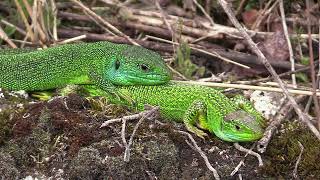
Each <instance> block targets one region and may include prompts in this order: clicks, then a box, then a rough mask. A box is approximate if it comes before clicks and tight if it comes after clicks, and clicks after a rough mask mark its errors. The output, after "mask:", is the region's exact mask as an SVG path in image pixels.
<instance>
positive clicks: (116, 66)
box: [114, 60, 120, 70]
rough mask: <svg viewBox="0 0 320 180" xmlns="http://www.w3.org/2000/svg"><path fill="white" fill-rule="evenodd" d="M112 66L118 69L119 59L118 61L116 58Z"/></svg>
mask: <svg viewBox="0 0 320 180" xmlns="http://www.w3.org/2000/svg"><path fill="white" fill-rule="evenodd" d="M114 66H115V69H116V70H118V69H119V67H120V61H119V60H116V62H115V64H114Z"/></svg>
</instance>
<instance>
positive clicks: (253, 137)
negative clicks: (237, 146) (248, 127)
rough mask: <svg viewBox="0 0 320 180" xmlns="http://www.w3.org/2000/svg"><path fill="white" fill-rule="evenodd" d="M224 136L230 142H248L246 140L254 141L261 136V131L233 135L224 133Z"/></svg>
mask: <svg viewBox="0 0 320 180" xmlns="http://www.w3.org/2000/svg"><path fill="white" fill-rule="evenodd" d="M226 136H227V137H228V138H229V139H230V140H231V141H232V142H248V141H256V140H258V139H260V138H261V137H262V136H263V133H260V132H257V133H256V134H255V135H252V134H243V135H235V134H226Z"/></svg>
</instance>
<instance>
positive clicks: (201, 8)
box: [193, 0, 214, 26]
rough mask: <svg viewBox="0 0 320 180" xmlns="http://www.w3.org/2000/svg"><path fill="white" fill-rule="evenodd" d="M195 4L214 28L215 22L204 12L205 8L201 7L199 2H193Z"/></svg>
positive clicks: (195, 0)
mask: <svg viewBox="0 0 320 180" xmlns="http://www.w3.org/2000/svg"><path fill="white" fill-rule="evenodd" d="M193 2H194V3H195V4H196V5H197V7H198V8H199V9H200V10H201V12H202V13H203V14H204V15H205V16H206V17H207V19H208V20H209V21H210V23H211V25H212V26H214V21H213V19H212V18H211V17H210V15H209V14H208V13H207V12H206V10H204V8H203V7H202V6H201V4H199V3H198V1H197V0H193Z"/></svg>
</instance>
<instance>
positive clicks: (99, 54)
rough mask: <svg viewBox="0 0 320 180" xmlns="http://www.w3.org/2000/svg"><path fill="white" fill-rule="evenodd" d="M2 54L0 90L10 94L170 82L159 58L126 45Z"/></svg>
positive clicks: (70, 46) (69, 46) (100, 44)
mask: <svg viewBox="0 0 320 180" xmlns="http://www.w3.org/2000/svg"><path fill="white" fill-rule="evenodd" d="M0 53H1V54H0V87H1V88H5V89H9V90H27V91H39V90H46V89H52V88H57V87H62V86H65V85H67V84H95V85H97V86H99V87H100V88H102V89H103V90H107V91H109V92H110V91H112V89H113V85H134V84H135V85H139V84H140V85H157V84H163V83H165V82H167V81H169V80H170V79H171V74H170V71H169V69H168V68H167V67H166V65H165V63H164V61H163V59H162V58H161V56H160V55H159V54H157V53H155V52H153V51H150V50H147V49H145V48H142V47H137V46H130V45H124V44H113V43H110V42H96V43H78V44H66V45H61V46H56V47H52V48H48V49H44V50H38V51H35V50H1V51H0ZM101 84H103V86H102V85H101Z"/></svg>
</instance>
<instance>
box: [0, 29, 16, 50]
mask: <svg viewBox="0 0 320 180" xmlns="http://www.w3.org/2000/svg"><path fill="white" fill-rule="evenodd" d="M0 39H3V40H4V41H6V42H7V43H8V44H9V46H11V47H12V48H17V46H16V45H15V44H14V42H12V41H11V39H10V38H9V37H8V35H7V34H6V33H5V32H4V30H3V29H2V27H1V26H0Z"/></svg>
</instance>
